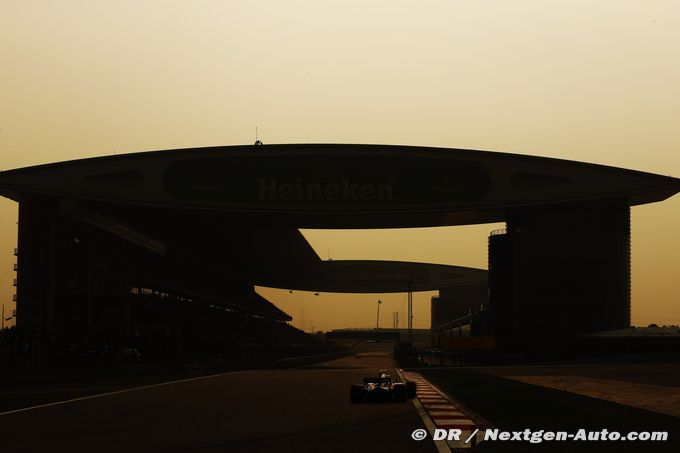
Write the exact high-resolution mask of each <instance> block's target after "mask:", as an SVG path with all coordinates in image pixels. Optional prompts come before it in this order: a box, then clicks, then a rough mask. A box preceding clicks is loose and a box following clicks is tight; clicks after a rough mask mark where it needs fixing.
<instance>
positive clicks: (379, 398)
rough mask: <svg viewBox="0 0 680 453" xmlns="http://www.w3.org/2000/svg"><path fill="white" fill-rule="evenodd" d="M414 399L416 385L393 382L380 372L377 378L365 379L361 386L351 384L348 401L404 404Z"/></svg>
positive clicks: (383, 372) (409, 382)
mask: <svg viewBox="0 0 680 453" xmlns="http://www.w3.org/2000/svg"><path fill="white" fill-rule="evenodd" d="M415 397H416V383H415V382H413V381H406V383H403V382H393V381H392V378H391V377H390V376H389V374H387V372H386V371H385V370H380V373H378V377H365V378H364V382H363V384H352V386H351V387H350V389H349V400H350V401H351V402H352V403H362V402H368V401H371V402H388V401H399V402H404V401H406V400H407V399H409V398H415Z"/></svg>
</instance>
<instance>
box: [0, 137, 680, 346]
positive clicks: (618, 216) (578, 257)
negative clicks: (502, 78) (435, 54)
mask: <svg viewBox="0 0 680 453" xmlns="http://www.w3.org/2000/svg"><path fill="white" fill-rule="evenodd" d="M679 190H680V180H678V179H675V178H671V177H666V176H660V175H655V174H649V173H643V172H638V171H632V170H625V169H620V168H613V167H607V166H603V165H593V164H587V163H580V162H572V161H566V160H559V159H549V158H541V157H531V156H523V155H517V154H507V153H498V152H486V151H473V150H462V149H442V148H424V147H408V146H387V145H345V144H289V145H264V146H226V147H212V148H194V149H179V150H168V151H153V152H144V153H134V154H121V155H114V156H106V157H97V158H90V159H82V160H75V161H68V162H59V163H52V164H46V165H39V166H34V167H27V168H20V169H16V170H10V171H4V172H2V173H0V194H1V195H3V196H5V197H7V198H10V199H12V200H15V201H16V202H18V203H19V239H18V250H19V253H18V266H17V269H18V283H17V328H18V329H19V330H20V331H21V332H23V334H24V337H25V338H30V339H31V341H33V342H35V343H41V342H43V343H44V342H46V341H62V342H64V343H74V342H77V341H80V342H95V341H99V342H108V343H116V342H117V343H118V344H122V343H126V342H129V341H130V338H133V339H134V337H135V335H137V336H143V333H140V332H145V331H147V332H152V333H150V334H149V335H148V338H146V340H145V341H147V342H149V343H154V342H158V341H161V340H159V338H160V337H165V338H174V337H181V336H186V335H187V333H186V331H187V330H188V329H189V330H191V329H193V330H192V332H193V334H195V335H197V336H199V337H200V336H201V335H202V334H203V333H205V332H207V331H211V329H212V330H215V331H219V330H220V329H219V322H218V321H219V319H225V320H227V319H230V320H233V319H237V317H239V316H246V317H247V319H248V320H249V321H248V322H251V324H247V325H248V326H251V327H252V329H255V330H257V329H260V330H261V331H263V332H273V331H276V332H284V331H285V329H286V326H287V325H286V324H285V321H286V320H290V316H288V315H287V314H286V313H284V312H282V311H281V310H280V309H278V308H277V307H275V306H274V305H273V304H272V303H271V302H269V301H267V300H265V299H263V298H262V297H260V296H258V295H257V294H255V293H254V291H253V286H254V285H262V286H269V287H276V288H285V289H301V290H310V291H328V292H361V293H366V292H392V291H399V292H403V291H407V290H411V291H420V290H433V289H434V290H443V293H442V294H440V300H438V302H437V304H439V305H440V306H439V308H438V309H437V310H433V313H434V312H435V311H436V312H437V313H438V314H437V315H433V327H434V328H436V327H437V326H438V325H443V324H447V323H449V324H447V325H451V324H450V322H451V321H452V320H455V318H456V317H461V316H463V317H464V316H468V315H469V314H470V306H469V303H468V302H469V300H470V295H471V294H474V298H475V301H477V302H480V304H479V305H481V306H482V308H483V309H484V310H486V311H487V313H488V314H489V317H488V319H487V320H486V321H485V327H484V329H486V330H487V331H489V332H492V335H494V336H495V337H496V339H497V340H498V343H499V344H501V345H503V344H505V345H507V347H508V348H514V347H521V346H522V345H526V344H530V343H531V342H533V341H535V339H536V338H545V337H548V338H567V337H570V336H573V335H578V334H581V333H588V332H595V331H600V330H608V329H619V328H625V327H628V326H629V324H630V303H631V302H630V279H631V275H630V207H631V206H635V205H639V204H644V203H652V202H658V201H662V200H664V199H666V198H668V197H670V196H672V195H674V194H675V193H677V192H678V191H679ZM489 222H506V223H507V229H506V230H504V231H502V232H499V233H498V234H494V235H492V236H490V237H489V270H488V273H487V271H486V270H480V269H470V268H464V267H456V266H441V265H434V264H425V263H403V262H381V261H374V262H371V261H369V262H367V261H322V260H321V259H320V258H319V257H318V256H317V254H316V253H315V252H314V251H313V249H312V248H311V247H310V246H309V244H308V243H307V242H306V240H305V239H304V237H303V236H302V235H301V234H300V232H299V230H298V229H299V228H335V229H337V228H396V227H399V228H408V227H425V226H445V225H466V224H476V223H489ZM452 259H454V260H455V257H452ZM456 288H457V289H456ZM471 288H476V289H471ZM479 288H483V289H482V290H480V289H479ZM446 294H448V296H446ZM441 296H446V297H441ZM152 299H153V300H152ZM191 304H193V305H191ZM441 304H445V305H441ZM466 304H467V305H466ZM189 306H191V307H198V308H196V310H193V309H191V310H190V309H189V308H187V307H189ZM442 307H443V308H442ZM216 312H219V315H215V314H214V313H216ZM238 319H241V318H238ZM254 320H259V321H257V322H260V321H262V320H266V321H262V322H268V323H270V324H271V325H272V326H278V327H276V328H274V327H271V328H270V327H261V326H260V325H259V324H257V323H256V322H255V321H254ZM225 322H226V321H225ZM241 324H242V325H243V326H245V325H246V324H244V323H241ZM256 325H257V326H259V327H255V326H256ZM458 327H460V326H458ZM277 329H278V330H277ZM489 329H490V330H489ZM236 330H238V329H236ZM459 330H460V329H459ZM220 335H225V336H226V337H228V338H226V340H225V341H227V340H228V341H231V342H232V343H234V344H236V343H239V342H240V343H244V342H246V343H248V342H251V343H253V342H257V341H255V340H253V339H252V338H251V336H249V334H248V333H247V332H245V331H243V330H238V332H236V331H230V332H228V333H224V334H222V333H220ZM263 335H264V334H263ZM272 335H273V334H272ZM276 335H279V334H276ZM280 335H284V333H280ZM162 341H166V340H162Z"/></svg>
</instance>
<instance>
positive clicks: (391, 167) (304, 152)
mask: <svg viewBox="0 0 680 453" xmlns="http://www.w3.org/2000/svg"><path fill="white" fill-rule="evenodd" d="M679 190H680V180H678V179H675V178H671V177H667V176H661V175H655V174H651V173H644V172H638V171H633V170H625V169H620V168H614V167H608V166H603V165H594V164H587V163H581V162H574V161H567V160H560V159H551V158H544V157H533V156H524V155H518V154H505V153H497V152H488V151H472V150H462V149H445V148H425V147H413V146H390V145H344V144H288V145H264V146H253V145H249V146H226V147H212V148H192V149H182V150H169V151H155V152H146V153H134V154H122V155H114V156H107V157H97V158H90V159H82V160H75V161H67V162H60V163H55V164H47V165H39V166H35V167H27V168H22V169H17V170H10V171H5V172H2V173H0V194H2V195H4V196H6V197H9V198H13V199H15V200H18V199H19V197H20V193H21V192H31V193H44V194H49V195H54V196H58V197H64V198H73V199H84V200H94V201H102V202H109V203H114V204H126V205H137V206H156V207H161V208H172V209H190V210H195V209H200V210H211V211H221V212H230V213H239V214H240V215H241V216H246V217H248V216H252V217H265V218H266V219H267V222H269V223H270V224H272V223H273V224H282V225H286V226H290V227H309V228H382V227H409V226H435V225H460V224H470V223H485V222H496V221H503V220H505V219H506V217H507V213H508V210H510V209H513V208H516V207H527V206H540V205H546V204H556V203H568V202H583V201H592V200H599V199H607V198H625V199H627V200H628V202H629V203H630V205H637V204H643V203H650V202H655V201H661V200H664V199H666V198H668V197H670V196H672V195H674V194H675V193H677V192H678V191H679Z"/></svg>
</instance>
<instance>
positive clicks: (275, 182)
mask: <svg viewBox="0 0 680 453" xmlns="http://www.w3.org/2000/svg"><path fill="white" fill-rule="evenodd" d="M257 187H258V192H257V193H258V196H257V199H258V200H259V201H297V202H302V203H308V202H313V201H316V202H337V201H344V202H351V203H356V202H360V203H376V202H381V203H386V202H391V201H393V200H394V195H393V193H392V192H393V191H392V185H391V184H370V183H354V182H352V181H351V180H350V179H348V178H342V179H340V181H338V182H326V183H307V182H304V181H303V180H302V179H299V178H298V179H296V180H295V181H294V182H293V183H287V182H281V181H280V180H279V179H278V178H257Z"/></svg>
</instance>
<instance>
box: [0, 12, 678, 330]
mask: <svg viewBox="0 0 680 453" xmlns="http://www.w3.org/2000/svg"><path fill="white" fill-rule="evenodd" d="M140 5H141V6H140ZM678 42H680V5H679V4H678V3H677V2H674V1H648V2H638V1H625V0H618V1H609V0H602V1H598V2H591V1H570V2H533V1H521V0H518V1H514V2H505V1H502V0H496V1H480V2H463V1H455V0H451V1H429V0H425V1H421V2H402V1H394V0H393V1H389V2H388V1H378V0H376V1H373V2H364V1H355V0H344V1H319V2H308V1H285V0H269V1H259V2H250V1H227V2H225V1H193V2H168V1H163V2H161V1H147V2H133V1H118V2H92V1H85V0H81V1H75V0H74V1H65V2H31V1H25V0H24V1H12V0H5V1H3V2H2V3H0V61H2V71H0V80H1V82H2V83H0V169H9V168H16V167H22V166H27V165H33V164H39V163H45V162H54V161H61V160H67V159H74V158H81V157H90V156H101V155H109V154H113V153H114V152H118V153H123V152H132V151H143V150H155V149H168V148H181V147H195V146H212V145H226V144H243V143H250V142H252V141H253V139H254V129H255V126H259V127H260V136H261V138H262V139H263V140H264V142H265V143H299V142H341V143H342V142H344V143H388V144H412V145H426V146H441V147H458V148H475V149H488V150H498V151H508V152H516V153H521V154H530V155H540V156H548V157H559V158H564V159H573V160H581V161H588V162H595V163H600V164H607V165H613V166H619V167H626V168H633V169H638V170H644V171H650V172H654V173H661V174H671V175H674V176H676V177H677V176H678V175H680V152H679V151H680V150H679V148H680V128H678V126H677V124H678V118H680V84H679V83H678V80H680V60H679V59H678V58H677V57H676V55H677V52H678V45H677V43H678ZM632 213H633V216H632V241H633V250H632V253H633V322H634V323H635V324H649V323H651V322H657V323H661V324H668V323H680V304H679V302H680V301H678V290H677V287H676V286H675V279H676V278H677V276H678V275H680V272H679V271H680V264H678V263H679V262H680V240H679V239H678V236H677V232H678V231H680V197H675V198H673V199H670V200H667V201H665V202H663V203H658V204H653V205H648V206H641V207H636V208H633V211H632ZM495 227H496V226H495V225H482V226H473V227H456V228H449V229H435V230H416V231H407V232H397V231H390V232H382V233H381V232H370V233H368V234H359V233H357V232H324V233H321V232H316V233H310V232H305V234H306V235H307V237H308V238H309V239H310V240H311V242H312V244H313V245H314V246H315V247H316V248H317V252H318V253H319V254H320V255H321V256H322V258H326V256H325V255H326V254H327V252H328V250H330V252H331V256H332V257H333V258H335V259H348V258H355V259H362V258H365V259H401V260H414V261H427V262H438V263H446V264H458V265H465V266H479V267H485V264H486V235H487V234H488V232H489V231H490V230H491V229H494V228H495ZM15 245H16V206H15V205H14V203H12V202H10V201H7V200H4V199H3V200H0V300H2V301H3V302H4V304H5V305H6V306H7V307H8V309H10V308H12V307H13V304H12V303H11V296H12V293H13V288H12V286H11V282H12V279H13V278H14V274H13V272H12V270H11V268H12V264H13V262H14V257H13V256H12V249H13V248H14V247H15ZM270 296H272V294H270ZM289 296H290V297H289ZM293 296H295V297H293ZM380 297H381V298H383V297H382V296H380ZM272 299H273V300H274V301H275V302H277V303H279V304H280V305H281V307H282V308H284V310H287V311H288V312H289V313H291V314H292V315H293V316H294V317H296V318H297V319H296V321H295V322H294V323H295V324H296V325H298V326H301V327H304V328H305V329H309V328H311V322H312V321H313V322H314V327H315V328H316V329H329V328H334V327H342V326H348V325H351V326H355V325H362V326H372V325H374V322H375V304H376V302H375V301H376V299H377V297H376V296H373V295H372V296H366V297H359V296H351V295H350V296H347V295H344V296H343V295H335V296H333V295H326V294H322V295H320V296H317V297H315V296H313V295H309V294H307V295H305V294H297V293H295V294H293V295H290V294H289V293H288V292H287V291H286V292H285V294H284V293H276V294H274V295H273V296H272ZM427 299H428V297H424V296H419V297H417V298H416V311H415V318H414V323H415V325H416V326H417V327H427V326H428V324H429V304H428V303H427ZM383 300H385V304H383V306H382V308H381V313H383V317H382V321H381V322H382V324H383V325H390V324H391V319H392V318H391V316H392V315H391V312H392V311H397V310H401V311H402V312H403V311H404V310H405V304H406V302H405V301H406V297H405V295H403V294H402V295H393V296H389V297H384V298H383ZM303 310H304V312H305V318H306V320H307V325H302V324H300V319H299V318H300V314H301V312H302V311H303ZM403 322H405V315H404V314H403V313H402V324H403Z"/></svg>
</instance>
